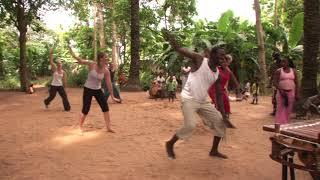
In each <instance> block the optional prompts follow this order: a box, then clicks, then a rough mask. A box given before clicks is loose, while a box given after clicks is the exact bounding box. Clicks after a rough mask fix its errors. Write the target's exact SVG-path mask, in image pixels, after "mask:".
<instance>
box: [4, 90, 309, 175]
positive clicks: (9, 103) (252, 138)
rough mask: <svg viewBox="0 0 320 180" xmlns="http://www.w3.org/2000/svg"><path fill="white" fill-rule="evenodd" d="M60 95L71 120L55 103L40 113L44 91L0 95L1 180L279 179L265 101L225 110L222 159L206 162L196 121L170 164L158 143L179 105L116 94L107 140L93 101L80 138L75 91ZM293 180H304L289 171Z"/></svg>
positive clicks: (169, 131) (205, 134)
mask: <svg viewBox="0 0 320 180" xmlns="http://www.w3.org/2000/svg"><path fill="white" fill-rule="evenodd" d="M67 93H68V96H69V100H70V103H71V112H64V111H63V107H62V102H61V98H60V97H59V96H57V97H56V99H54V100H53V102H52V104H51V105H50V107H49V109H45V108H44V105H43V100H44V98H45V97H46V96H47V95H48V92H47V90H46V89H42V90H38V91H37V92H36V93H35V94H32V95H28V94H24V93H20V92H0V102H1V103H0V110H1V116H0V179H1V180H2V179H17V180H29V179H32V180H33V179H35V180H46V179H50V180H51V179H54V180H64V179H67V180H73V179H75V180H85V179H92V180H100V179H101V180H105V179H107V180H110V179H115V180H118V179H130V180H131V179H164V180H176V179H177V180H178V179H179V180H180V179H190V180H193V179H197V180H200V179H210V180H211V179H214V180H237V179H239V180H258V179H259V180H276V179H281V166H280V165H279V164H278V163H276V162H274V161H272V160H271V159H270V158H269V153H270V151H271V150H270V148H271V147H270V146H271V143H270V141H269V137H270V135H271V133H267V132H264V131H262V126H263V125H265V124H271V123H273V117H271V116H269V113H270V111H271V103H270V102H271V101H270V97H262V98H261V100H260V104H259V105H251V104H250V103H249V102H245V101H244V102H232V103H231V108H232V115H231V119H232V121H233V122H234V124H235V125H236V126H237V129H235V130H228V131H227V137H226V140H225V141H223V142H222V143H221V146H220V150H221V151H222V152H224V153H226V154H227V155H228V156H229V159H227V160H222V159H218V158H212V157H209V156H208V153H209V150H210V148H211V143H212V133H211V132H210V130H208V129H207V128H206V127H204V125H202V123H201V121H200V120H199V124H198V127H197V129H196V130H195V132H194V134H193V136H192V137H191V138H190V139H189V140H187V141H183V142H182V141H181V142H179V143H178V144H177V145H176V148H175V152H176V154H177V159H176V160H169V159H168V158H167V156H166V153H165V149H164V142H165V141H166V140H167V139H169V138H170V137H171V136H172V135H173V133H174V132H175V130H176V129H177V128H179V127H180V126H181V124H182V114H181V111H180V101H179V100H177V101H175V102H174V103H169V102H168V100H162V101H160V100H158V101H155V100H152V99H148V98H147V93H145V92H139V93H127V92H124V93H122V97H123V99H124V102H123V104H112V103H109V107H110V110H111V120H112V127H113V129H114V130H115V131H116V133H114V134H112V133H106V132H105V131H104V129H103V128H104V125H105V124H104V121H103V116H102V114H101V112H100V108H99V106H98V104H97V103H96V102H95V100H93V103H92V106H91V111H90V113H89V115H88V118H87V120H86V124H85V128H86V132H85V134H84V135H83V136H81V135H79V134H78V133H77V131H76V130H75V129H73V128H72V126H73V125H74V124H76V123H77V122H78V118H79V112H80V110H81V106H82V89H80V88H79V89H68V90H67ZM178 98H179V95H178ZM296 179H297V180H309V179H311V178H310V176H309V174H307V173H305V172H302V171H296Z"/></svg>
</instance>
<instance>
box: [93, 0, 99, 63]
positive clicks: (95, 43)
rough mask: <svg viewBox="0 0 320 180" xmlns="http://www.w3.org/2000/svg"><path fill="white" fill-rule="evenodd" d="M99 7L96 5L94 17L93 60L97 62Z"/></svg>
mask: <svg viewBox="0 0 320 180" xmlns="http://www.w3.org/2000/svg"><path fill="white" fill-rule="evenodd" d="M97 17H98V10H97V5H96V3H94V17H93V42H92V43H93V60H94V61H97Z"/></svg>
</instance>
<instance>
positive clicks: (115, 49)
mask: <svg viewBox="0 0 320 180" xmlns="http://www.w3.org/2000/svg"><path fill="white" fill-rule="evenodd" d="M113 1H114V0H111V1H110V9H111V11H112V16H114V14H115V10H114V2H113ZM111 33H112V64H113V65H114V66H115V68H116V69H117V68H118V65H119V62H118V57H119V56H118V55H119V54H118V49H119V47H118V40H117V26H116V23H115V21H114V19H113V20H112V32H111Z"/></svg>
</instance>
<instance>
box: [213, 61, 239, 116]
mask: <svg viewBox="0 0 320 180" xmlns="http://www.w3.org/2000/svg"><path fill="white" fill-rule="evenodd" d="M231 61H232V56H231V55H226V57H225V58H224V59H221V60H220V63H219V64H220V66H219V67H218V69H219V76H220V87H221V91H222V99H223V104H224V111H225V113H226V115H227V116H228V117H229V114H230V113H231V108H230V102H229V93H228V83H229V80H230V79H231V80H232V81H233V82H234V83H235V84H236V87H237V89H240V85H239V83H238V81H237V79H236V78H235V76H234V75H233V73H232V72H231V70H230V69H229V67H228V65H229V64H230V62H231ZM215 85H216V83H215V84H213V85H212V86H211V87H210V89H209V91H208V93H209V96H210V98H211V101H212V103H214V104H216V91H215V90H216V88H215Z"/></svg>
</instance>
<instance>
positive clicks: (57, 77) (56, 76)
mask: <svg viewBox="0 0 320 180" xmlns="http://www.w3.org/2000/svg"><path fill="white" fill-rule="evenodd" d="M62 78H63V71H62V73H59V72H58V71H55V72H54V73H53V79H52V82H51V85H52V86H63V83H62Z"/></svg>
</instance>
